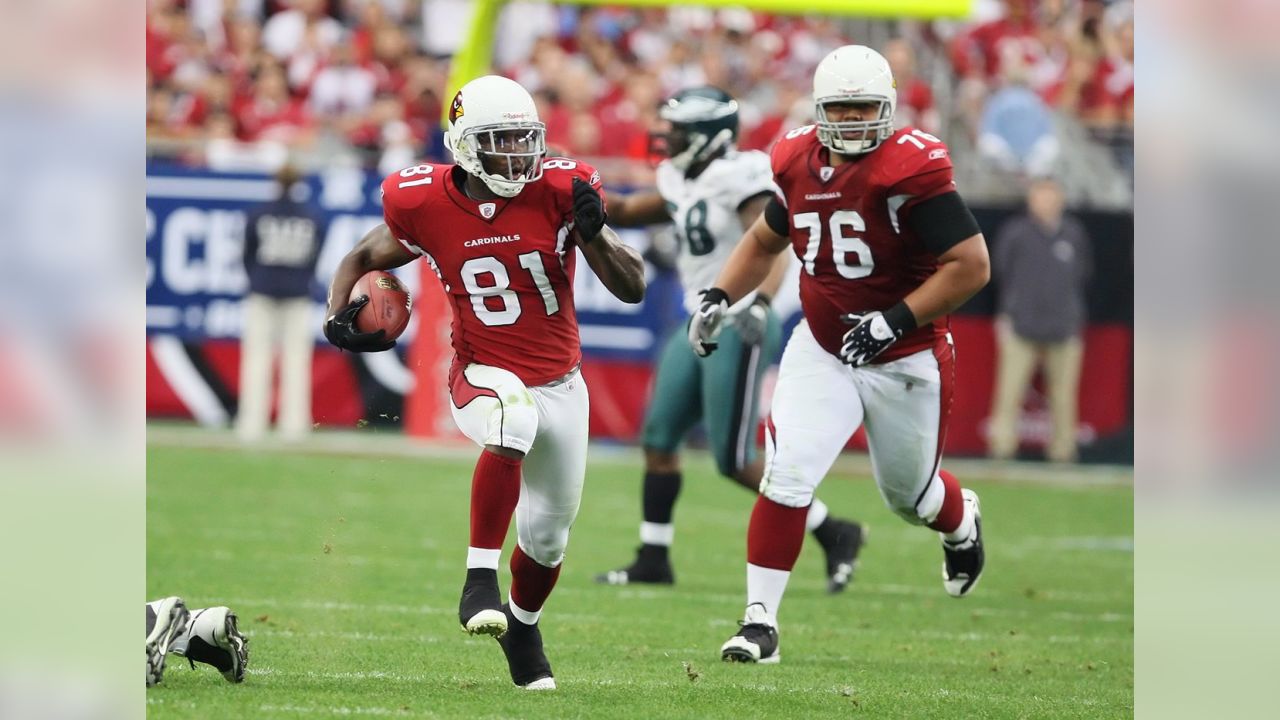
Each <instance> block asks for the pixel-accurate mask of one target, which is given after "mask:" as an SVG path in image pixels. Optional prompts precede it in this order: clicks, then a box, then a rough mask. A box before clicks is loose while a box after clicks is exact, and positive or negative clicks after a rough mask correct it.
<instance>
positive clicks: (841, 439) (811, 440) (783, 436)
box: [720, 323, 862, 662]
mask: <svg viewBox="0 0 1280 720" xmlns="http://www.w3.org/2000/svg"><path fill="white" fill-rule="evenodd" d="M861 422H862V404H861V402H860V401H859V399H858V392H857V388H856V387H855V386H854V384H853V379H852V377H851V374H850V372H849V369H848V368H847V367H845V365H844V364H842V363H841V362H840V361H839V360H838V359H836V358H835V357H833V356H831V355H830V354H828V353H827V352H826V351H825V350H823V349H822V348H821V347H820V346H819V345H818V343H817V341H816V340H814V338H813V333H812V332H810V330H809V327H808V325H807V324H806V323H801V324H800V325H799V326H798V327H797V328H796V330H795V332H794V333H792V335H791V340H790V341H788V343H787V348H786V350H785V351H784V352H783V354H782V364H781V367H780V368H779V371H778V386H777V388H776V390H775V391H774V396H773V409H772V413H771V417H770V423H769V432H768V433H767V436H766V444H765V452H766V455H765V470H764V479H763V480H762V481H761V488H760V496H759V497H758V498H756V504H755V508H754V509H753V510H752V512H751V521H750V524H749V526H748V529H747V612H746V616H745V619H744V621H743V626H742V628H741V629H740V630H739V631H738V632H737V633H736V634H734V636H733V637H731V638H729V640H728V642H726V643H725V644H724V645H723V646H722V647H721V649H720V654H721V658H723V659H724V660H736V661H742V662H773V661H776V658H777V657H778V654H777V650H778V644H777V617H778V608H779V606H780V605H781V603H782V596H783V593H784V592H785V591H786V588H787V581H788V579H790V577H791V569H792V568H793V567H794V566H795V562H796V558H797V557H799V555H800V546H801V545H802V544H803V542H804V533H805V517H806V516H807V515H808V512H809V505H810V504H811V503H812V501H813V491H814V490H815V489H816V488H817V487H818V484H819V483H820V482H822V478H823V477H824V476H825V475H826V474H827V471H828V470H830V469H831V464H832V463H833V462H835V459H836V456H837V455H839V453H840V450H841V448H843V447H844V444H845V442H846V441H847V440H848V439H849V436H850V435H852V434H853V431H854V430H856V429H857V428H858V425H859V424H860V423H861Z"/></svg>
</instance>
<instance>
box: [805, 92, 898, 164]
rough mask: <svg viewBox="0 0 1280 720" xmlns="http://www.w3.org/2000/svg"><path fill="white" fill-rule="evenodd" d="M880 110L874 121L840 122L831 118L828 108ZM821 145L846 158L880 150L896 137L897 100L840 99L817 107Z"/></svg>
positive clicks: (870, 97) (875, 97)
mask: <svg viewBox="0 0 1280 720" xmlns="http://www.w3.org/2000/svg"><path fill="white" fill-rule="evenodd" d="M836 104H842V105H862V104H875V105H876V106H877V109H876V112H875V119H874V120H844V121H840V122H836V121H834V120H831V119H829V118H828V116H827V106H828V105H836ZM815 119H816V124H817V126H818V141H819V142H821V143H822V144H823V145H825V146H826V147H827V149H829V150H831V151H833V152H838V153H840V154H842V155H862V154H864V153H869V152H871V151H872V150H875V149H876V148H877V147H879V146H880V143H882V142H884V141H885V140H887V139H888V138H889V137H890V136H891V135H893V100H891V99H890V98H887V97H884V96H882V95H837V96H834V97H825V98H822V99H821V100H819V101H818V102H817V103H815Z"/></svg>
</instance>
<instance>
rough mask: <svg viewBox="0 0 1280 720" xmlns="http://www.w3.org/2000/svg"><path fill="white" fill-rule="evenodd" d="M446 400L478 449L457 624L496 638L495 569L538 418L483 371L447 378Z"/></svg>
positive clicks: (520, 396) (500, 626) (525, 394)
mask: <svg viewBox="0 0 1280 720" xmlns="http://www.w3.org/2000/svg"><path fill="white" fill-rule="evenodd" d="M449 395H450V398H451V401H452V402H451V410H452V411H453V419H454V421H455V422H456V423H457V424H458V428H459V429H460V430H462V434H464V435H466V436H467V437H468V438H470V439H471V441H472V442H474V443H476V444H477V445H480V446H481V447H483V448H484V450H483V451H482V452H481V453H480V459H479V460H478V461H476V468H475V473H474V474H473V476H472V479H471V537H470V542H469V544H468V547H467V579H466V582H465V584H464V585H463V588H462V599H461V601H460V602H459V605H458V619H459V621H460V622H461V623H462V626H463V628H464V629H465V630H466V631H467V632H469V633H471V634H485V635H495V636H497V635H501V634H502V633H504V632H506V631H507V617H506V614H505V613H503V611H502V593H501V591H500V590H499V588H498V562H499V559H500V557H501V555H502V543H503V541H504V540H506V537H507V529H508V528H509V527H510V525H511V516H512V514H513V513H514V512H515V508H516V503H517V502H518V501H519V499H520V473H521V467H522V464H523V460H524V456H525V453H527V452H528V451H529V448H530V447H532V445H533V440H534V437H535V436H536V435H537V432H538V410H537V407H536V405H535V403H534V399H533V395H532V393H530V392H529V389H528V388H526V387H525V386H524V383H522V382H520V379H519V378H518V377H516V376H515V374H513V373H511V372H509V371H507V370H502V369H500V368H495V367H490V366H487V365H475V364H472V365H468V366H466V367H465V368H457V369H455V370H454V371H453V372H451V373H450V380H449Z"/></svg>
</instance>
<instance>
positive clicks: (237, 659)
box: [173, 607, 249, 683]
mask: <svg viewBox="0 0 1280 720" xmlns="http://www.w3.org/2000/svg"><path fill="white" fill-rule="evenodd" d="M173 652H174V653H175V654H177V655H181V656H183V657H185V658H187V659H188V660H190V661H191V662H192V665H193V666H194V664H195V663H198V662H200V663H205V664H206V665H212V666H213V667H215V668H217V670H218V672H220V673H222V676H223V677H225V678H226V679H227V681H228V682H233V683H240V682H244V675H245V670H246V669H247V668H248V666H249V638H247V637H245V636H244V633H241V632H240V628H239V625H238V622H237V619H236V614H235V613H234V612H231V609H230V608H228V607H211V608H203V609H201V610H193V611H192V612H191V622H190V623H189V624H188V625H187V629H186V631H185V632H184V633H182V637H180V638H178V639H177V640H176V641H174V643H173Z"/></svg>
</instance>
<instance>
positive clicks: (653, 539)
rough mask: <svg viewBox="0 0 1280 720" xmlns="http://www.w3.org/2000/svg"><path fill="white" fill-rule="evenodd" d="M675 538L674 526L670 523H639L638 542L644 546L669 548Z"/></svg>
mask: <svg viewBox="0 0 1280 720" xmlns="http://www.w3.org/2000/svg"><path fill="white" fill-rule="evenodd" d="M675 536H676V526H675V525H672V524H671V523H651V522H642V523H640V542H642V543H644V544H645V545H662V546H664V547H670V546H671V541H672V540H674V539H675Z"/></svg>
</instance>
